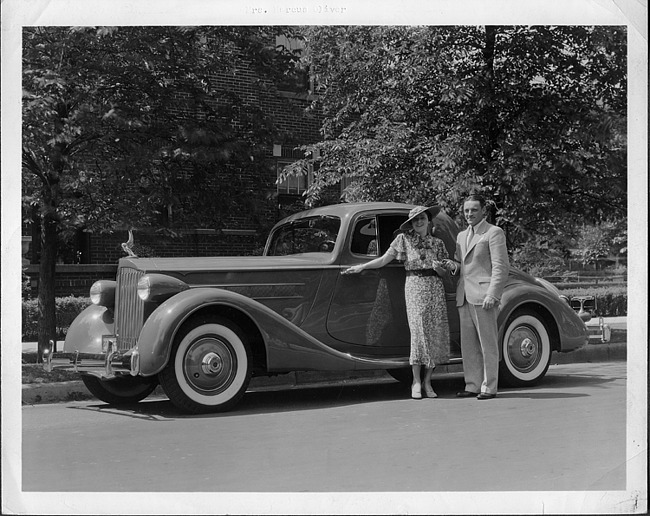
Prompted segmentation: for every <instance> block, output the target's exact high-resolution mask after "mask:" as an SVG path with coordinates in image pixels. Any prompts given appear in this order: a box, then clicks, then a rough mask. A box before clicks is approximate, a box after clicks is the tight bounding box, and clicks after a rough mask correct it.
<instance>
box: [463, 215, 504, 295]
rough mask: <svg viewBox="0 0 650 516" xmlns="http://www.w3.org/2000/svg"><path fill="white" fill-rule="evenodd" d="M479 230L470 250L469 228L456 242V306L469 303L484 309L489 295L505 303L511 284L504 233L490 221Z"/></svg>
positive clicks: (481, 225)
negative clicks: (457, 268)
mask: <svg viewBox="0 0 650 516" xmlns="http://www.w3.org/2000/svg"><path fill="white" fill-rule="evenodd" d="M479 226H480V228H479V229H478V230H476V232H475V234H474V238H473V239H472V242H471V244H470V246H469V248H468V247H467V232H468V230H469V228H468V229H466V230H464V231H461V232H460V233H458V236H457V238H456V254H455V256H454V260H455V261H456V262H458V263H459V264H460V279H459V281H458V286H457V288H456V306H462V305H463V303H464V302H465V299H467V301H468V302H469V303H471V304H473V305H481V304H483V300H484V299H485V296H487V295H490V296H492V297H494V298H496V299H501V294H502V293H503V287H505V285H506V282H507V281H508V273H509V272H510V264H509V262H508V251H507V249H506V236H505V234H504V232H503V230H502V229H501V228H499V227H497V226H494V225H493V224H490V223H488V222H487V221H485V222H484V223H482V224H479Z"/></svg>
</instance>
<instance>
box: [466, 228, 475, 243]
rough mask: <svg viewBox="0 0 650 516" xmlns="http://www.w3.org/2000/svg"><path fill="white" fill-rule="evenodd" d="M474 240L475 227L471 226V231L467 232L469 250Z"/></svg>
mask: <svg viewBox="0 0 650 516" xmlns="http://www.w3.org/2000/svg"><path fill="white" fill-rule="evenodd" d="M472 238H474V226H470V227H469V229H468V230H467V247H468V248H469V244H470V243H471V242H472Z"/></svg>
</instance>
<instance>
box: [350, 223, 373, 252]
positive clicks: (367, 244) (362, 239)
mask: <svg viewBox="0 0 650 516" xmlns="http://www.w3.org/2000/svg"><path fill="white" fill-rule="evenodd" d="M350 251H351V252H352V254H362V255H365V256H379V250H378V245H377V221H376V219H375V217H362V218H360V219H359V220H357V222H356V224H355V226H354V231H353V232H352V242H351V244H350Z"/></svg>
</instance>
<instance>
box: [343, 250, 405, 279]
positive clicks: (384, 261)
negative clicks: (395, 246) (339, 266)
mask: <svg viewBox="0 0 650 516" xmlns="http://www.w3.org/2000/svg"><path fill="white" fill-rule="evenodd" d="M394 259H395V252H394V251H393V250H392V249H389V250H388V251H386V254H384V255H383V256H380V257H379V258H375V259H374V260H370V261H369V262H366V263H360V264H359V265H353V266H352V267H350V268H349V269H345V270H344V271H342V273H341V274H358V273H360V272H361V271H363V270H366V269H380V268H381V267H383V266H384V265H388V264H389V263H390V262H392V261H393V260H394Z"/></svg>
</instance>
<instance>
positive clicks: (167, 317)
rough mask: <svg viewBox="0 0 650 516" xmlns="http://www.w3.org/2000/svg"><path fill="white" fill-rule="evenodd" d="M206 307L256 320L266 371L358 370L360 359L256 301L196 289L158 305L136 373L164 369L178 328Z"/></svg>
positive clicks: (147, 326)
mask: <svg viewBox="0 0 650 516" xmlns="http://www.w3.org/2000/svg"><path fill="white" fill-rule="evenodd" d="M210 306H225V307H231V308H234V309H236V310H238V311H240V312H242V313H243V314H245V315H246V316H248V317H249V318H250V319H251V320H252V321H254V324H255V325H256V326H257V329H258V330H259V332H260V334H261V335H262V340H263V341H264V345H265V346H266V350H267V367H268V370H269V371H284V370H292V369H302V370H309V369H322V370H353V369H355V368H357V367H362V366H361V362H360V361H359V360H356V359H354V358H353V357H351V356H350V355H348V354H346V353H341V352H339V351H336V350H334V349H332V348H330V347H328V346H326V345H324V344H323V343H321V342H320V341H318V340H317V339H315V338H313V337H312V336H311V335H309V334H308V333H306V332H304V331H303V330H301V329H300V328H298V327H297V326H295V325H294V324H292V323H291V322H289V321H287V320H286V319H284V318H283V317H282V316H280V315H279V314H278V313H276V312H274V311H273V310H271V309H270V308H268V307H267V306H265V305H263V304H261V303H259V302H258V301H255V300H254V299H251V298H249V297H246V296H243V295H241V294H238V293H236V292H231V291H228V290H224V289H217V288H194V289H190V290H186V291H184V292H181V293H179V294H177V295H175V296H173V297H171V298H170V299H168V300H167V301H165V302H164V303H162V304H161V305H160V306H159V307H158V308H156V309H155V310H154V311H153V312H152V314H151V315H150V316H149V318H148V319H147V321H146V322H145V324H144V326H143V327H142V330H141V332H140V337H139V338H138V344H137V348H138V352H139V354H140V374H141V375H143V376H151V375H154V374H157V373H159V372H160V371H162V369H163V368H164V367H165V366H166V365H167V362H168V361H169V357H170V354H171V349H172V343H173V342H174V337H175V336H176V333H177V332H178V330H179V329H180V327H181V325H182V324H183V323H184V322H185V321H186V320H187V319H188V318H189V317H191V316H192V315H193V314H194V313H196V312H198V311H199V310H203V309H205V308H208V307H210ZM365 368H369V366H368V365H366V366H365Z"/></svg>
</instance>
